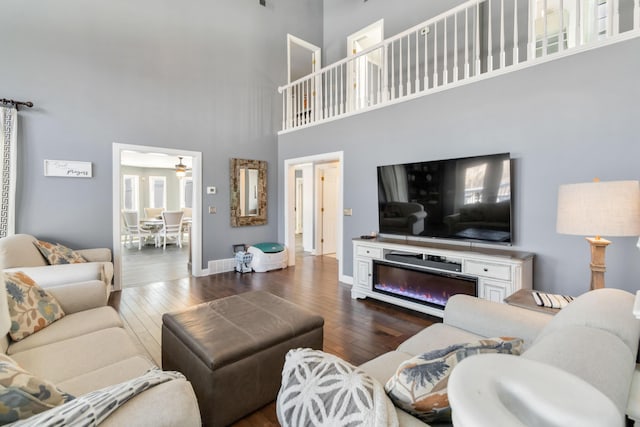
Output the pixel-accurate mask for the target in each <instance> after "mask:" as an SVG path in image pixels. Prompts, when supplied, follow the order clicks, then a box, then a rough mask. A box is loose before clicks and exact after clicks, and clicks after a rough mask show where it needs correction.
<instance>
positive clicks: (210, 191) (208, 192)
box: [207, 187, 216, 194]
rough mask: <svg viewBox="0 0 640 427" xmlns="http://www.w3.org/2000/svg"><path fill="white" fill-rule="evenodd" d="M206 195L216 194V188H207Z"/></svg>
mask: <svg viewBox="0 0 640 427" xmlns="http://www.w3.org/2000/svg"><path fill="white" fill-rule="evenodd" d="M207 194H216V187H207Z"/></svg>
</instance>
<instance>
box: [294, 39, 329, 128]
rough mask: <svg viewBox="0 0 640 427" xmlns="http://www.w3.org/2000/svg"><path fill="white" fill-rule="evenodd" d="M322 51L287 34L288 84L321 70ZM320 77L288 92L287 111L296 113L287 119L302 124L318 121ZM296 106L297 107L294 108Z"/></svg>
mask: <svg viewBox="0 0 640 427" xmlns="http://www.w3.org/2000/svg"><path fill="white" fill-rule="evenodd" d="M321 58H322V56H321V49H320V48H319V47H318V46H315V45H313V44H311V43H309V42H307V41H304V40H302V39H300V38H298V37H295V36H292V35H291V34H287V83H292V82H295V81H296V80H299V79H301V78H303V77H306V76H308V75H309V74H313V73H315V72H316V71H318V70H319V69H320V68H321V62H322V59H321ZM320 82H321V79H320V77H317V78H316V77H313V78H311V79H310V80H307V81H305V82H302V83H300V84H297V85H295V86H294V87H292V89H291V90H289V91H287V93H288V96H287V104H288V107H287V111H294V110H295V111H296V114H295V117H288V118H287V119H288V120H290V121H292V122H295V123H298V124H300V123H301V122H302V123H306V122H309V121H312V120H316V119H318V118H319V117H318V115H317V114H319V112H320V98H319V97H318V96H316V94H318V93H320ZM294 106H295V107H294Z"/></svg>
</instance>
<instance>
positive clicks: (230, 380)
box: [162, 291, 324, 427]
mask: <svg viewBox="0 0 640 427" xmlns="http://www.w3.org/2000/svg"><path fill="white" fill-rule="evenodd" d="M323 325H324V319H323V318H322V317H320V316H317V315H314V314H312V313H310V312H308V311H306V310H304V309H302V308H300V307H298V306H296V305H295V304H293V303H290V302H289V301H286V300H284V299H282V298H279V297H277V296H275V295H272V294H270V293H268V292H264V291H255V292H247V293H244V294H240V295H234V296H230V297H227V298H222V299H219V300H215V301H211V302H207V303H204V304H200V305H197V306H194V307H191V308H189V309H187V310H184V311H181V312H176V313H167V314H165V315H163V316H162V368H163V369H166V370H176V371H180V372H182V373H183V374H184V375H185V376H186V377H187V379H188V380H189V381H191V384H192V385H193V388H194V390H195V392H196V396H197V398H198V405H199V406H200V414H201V415H202V422H203V423H204V425H206V426H211V427H218V426H226V425H229V424H231V423H233V422H234V421H237V420H238V419H240V418H242V417H244V416H246V415H248V414H249V413H251V412H253V411H255V410H256V409H259V408H261V407H262V406H264V405H266V404H267V403H269V402H271V401H273V400H275V398H276V396H277V394H278V390H279V388H280V374H281V372H282V367H283V365H284V356H285V354H286V353H287V351H289V350H290V349H292V348H298V347H310V348H314V349H319V350H321V349H322V327H323Z"/></svg>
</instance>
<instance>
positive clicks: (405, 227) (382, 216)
mask: <svg viewBox="0 0 640 427" xmlns="http://www.w3.org/2000/svg"><path fill="white" fill-rule="evenodd" d="M511 191H512V187H511V157H510V155H509V153H501V154H491V155H485V156H476V157H465V158H458V159H447V160H433V161H424V162H416V163H405V164H398V165H386V166H378V225H379V231H380V233H381V234H389V235H402V236H419V237H425V238H439V239H455V240H470V241H480V242H490V243H500V244H511V243H512V240H513V234H512V226H511Z"/></svg>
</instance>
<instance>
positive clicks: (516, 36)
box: [511, 0, 580, 65]
mask: <svg viewBox="0 0 640 427" xmlns="http://www.w3.org/2000/svg"><path fill="white" fill-rule="evenodd" d="M576 1H580V0H576ZM519 36H520V35H519V34H518V0H514V2H513V61H511V64H512V65H515V64H517V63H518V62H520V58H519V56H520V53H519V52H518V42H519Z"/></svg>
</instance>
